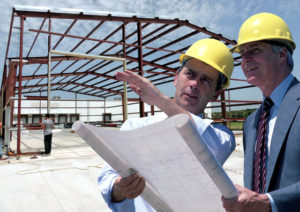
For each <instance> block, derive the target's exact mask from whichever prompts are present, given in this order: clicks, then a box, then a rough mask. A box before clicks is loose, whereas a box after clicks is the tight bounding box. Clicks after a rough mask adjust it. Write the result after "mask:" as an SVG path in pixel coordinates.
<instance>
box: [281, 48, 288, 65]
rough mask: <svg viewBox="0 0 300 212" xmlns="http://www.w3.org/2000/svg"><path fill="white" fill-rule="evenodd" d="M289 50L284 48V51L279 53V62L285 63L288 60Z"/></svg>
mask: <svg viewBox="0 0 300 212" xmlns="http://www.w3.org/2000/svg"><path fill="white" fill-rule="evenodd" d="M287 51H288V50H287V48H285V47H284V48H282V50H281V51H280V52H279V60H280V62H284V61H286V60H287Z"/></svg>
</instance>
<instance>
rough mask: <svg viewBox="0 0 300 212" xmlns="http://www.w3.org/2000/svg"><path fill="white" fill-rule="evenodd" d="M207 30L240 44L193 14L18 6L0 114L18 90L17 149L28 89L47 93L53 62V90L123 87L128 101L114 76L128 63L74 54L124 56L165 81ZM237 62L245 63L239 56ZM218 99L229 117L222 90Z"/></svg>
mask: <svg viewBox="0 0 300 212" xmlns="http://www.w3.org/2000/svg"><path fill="white" fill-rule="evenodd" d="M202 38H215V39H218V40H220V41H222V42H224V43H225V44H226V45H234V44H236V41H235V40H231V39H228V38H226V37H224V36H223V35H222V34H219V33H214V32H212V31H210V30H208V29H206V28H205V27H199V26H196V25H194V24H192V23H190V22H189V21H188V20H180V19H168V18H159V17H154V18H153V17H138V16H137V15H128V14H125V15H124V14H121V15H120V14H103V12H99V11H78V10H66V9H56V10H55V9H51V8H35V7H26V8H23V7H22V6H16V7H14V8H13V9H12V16H11V23H10V28H9V36H8V41H7V48H6V54H5V59H4V67H3V78H2V85H1V94H2V96H1V98H2V99H1V110H2V111H1V114H0V116H1V115H2V118H1V117H0V118H1V119H3V118H4V117H5V116H4V111H3V109H4V106H5V105H10V107H11V108H13V107H14V100H12V98H11V97H14V98H16V97H17V98H16V99H18V100H17V101H18V124H17V126H18V134H17V135H18V154H19V153H20V152H19V151H20V148H19V145H20V130H21V129H20V120H21V99H22V95H23V97H24V95H30V96H31V97H32V96H36V97H35V98H36V99H39V98H41V99H42V98H43V99H44V98H45V96H42V95H41V93H47V91H48V87H49V86H48V83H47V79H48V73H47V67H50V66H51V71H50V72H51V79H49V80H50V81H49V82H50V83H51V91H57V90H59V91H66V92H71V93H75V94H83V95H89V96H94V97H98V98H103V99H105V98H109V97H112V96H115V95H121V96H122V100H123V104H124V88H123V82H120V81H118V80H116V78H115V73H116V72H117V71H120V70H122V64H121V65H120V63H117V62H115V61H106V60H103V61H99V60H95V59H89V58H84V57H77V56H76V55H75V54H93V55H101V56H105V57H117V58H124V59H125V60H126V64H127V69H128V70H131V71H133V72H137V73H138V74H139V75H141V76H144V77H146V78H148V79H149V80H150V81H152V82H153V83H154V84H155V85H162V84H165V83H169V82H172V81H173V77H174V75H175V73H176V70H177V69H178V67H179V63H178V58H179V55H180V54H182V53H183V52H184V51H185V50H186V49H187V48H188V47H189V46H190V45H191V44H192V43H194V42H195V41H197V40H199V39H202ZM50 51H67V52H71V53H74V55H58V56H51V62H49V54H50ZM235 65H239V64H238V63H237V62H236V64H235ZM128 92H131V90H130V89H128ZM47 98H48V99H50V98H51V97H50V96H48V97H47ZM139 101H140V106H139V107H140V116H143V115H144V104H143V102H142V101H141V100H139ZM220 102H221V106H222V112H223V117H224V118H226V105H225V94H224V92H223V94H222V96H221V100H220ZM11 113H13V110H11ZM124 119H125V117H124ZM11 121H12V120H11Z"/></svg>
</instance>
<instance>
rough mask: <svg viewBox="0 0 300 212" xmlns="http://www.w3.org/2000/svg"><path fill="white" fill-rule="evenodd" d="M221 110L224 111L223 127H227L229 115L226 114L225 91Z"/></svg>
mask: <svg viewBox="0 0 300 212" xmlns="http://www.w3.org/2000/svg"><path fill="white" fill-rule="evenodd" d="M221 110H222V118H223V125H225V126H227V122H226V119H227V114H226V102H225V91H224V90H223V91H222V93H221Z"/></svg>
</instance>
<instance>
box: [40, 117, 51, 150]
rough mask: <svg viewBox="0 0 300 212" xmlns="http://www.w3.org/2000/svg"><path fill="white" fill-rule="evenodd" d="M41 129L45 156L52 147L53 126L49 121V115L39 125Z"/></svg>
mask: <svg viewBox="0 0 300 212" xmlns="http://www.w3.org/2000/svg"><path fill="white" fill-rule="evenodd" d="M41 127H42V129H43V130H44V145H45V154H46V155H49V154H50V153H51V146H52V129H54V124H53V121H52V120H51V119H50V114H46V115H45V120H44V121H43V122H42V123H41Z"/></svg>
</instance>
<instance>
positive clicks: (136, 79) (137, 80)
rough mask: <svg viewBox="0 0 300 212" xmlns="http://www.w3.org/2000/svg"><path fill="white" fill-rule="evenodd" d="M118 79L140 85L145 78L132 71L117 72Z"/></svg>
mask: <svg viewBox="0 0 300 212" xmlns="http://www.w3.org/2000/svg"><path fill="white" fill-rule="evenodd" d="M116 78H117V80H120V81H124V82H128V83H130V84H135V85H140V84H141V83H142V81H143V78H142V77H141V76H139V75H137V74H134V73H132V72H131V71H127V70H126V71H124V72H121V71H119V72H117V73H116Z"/></svg>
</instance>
